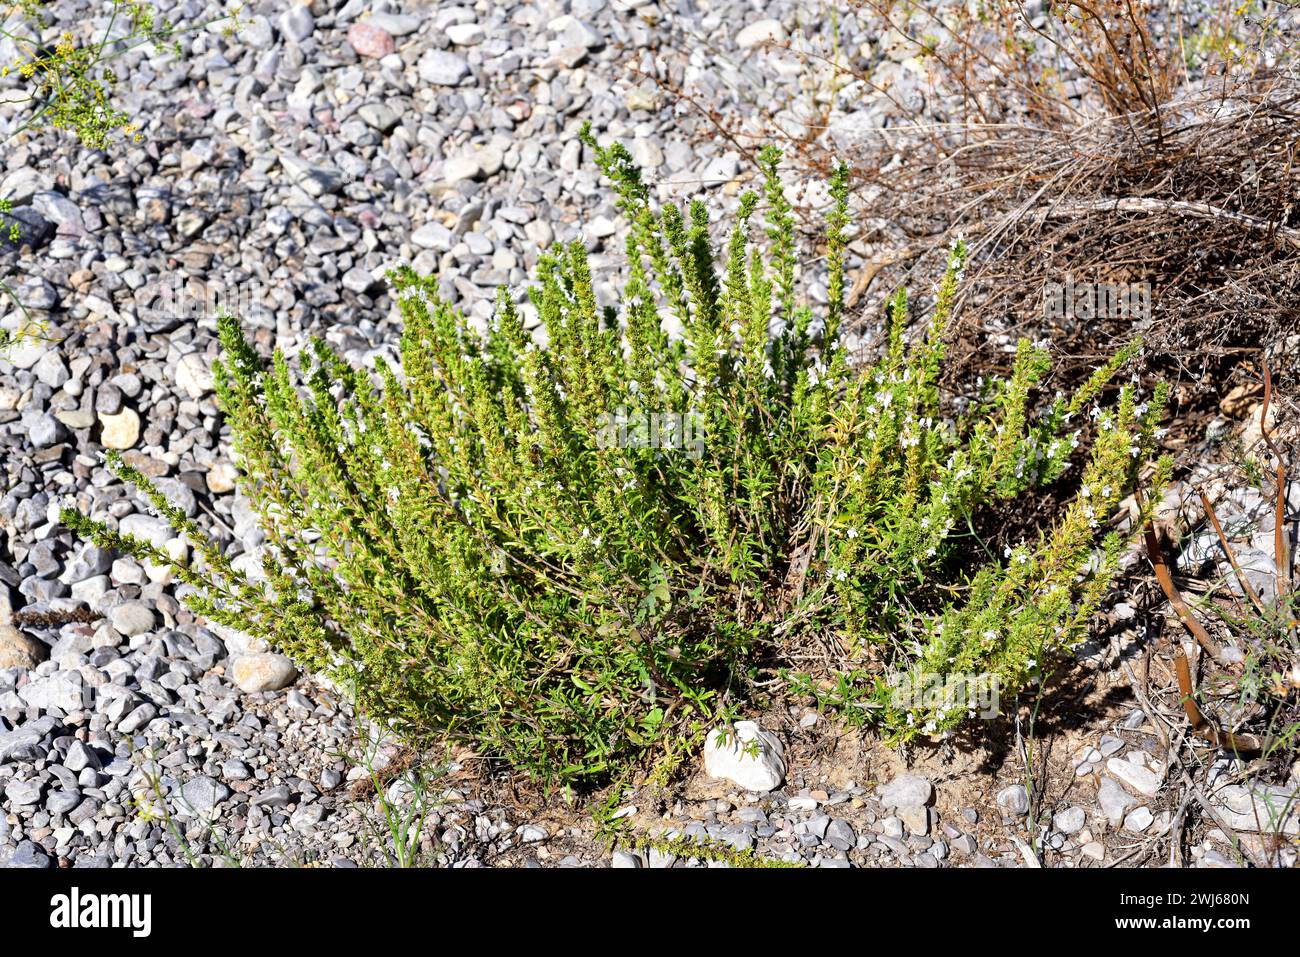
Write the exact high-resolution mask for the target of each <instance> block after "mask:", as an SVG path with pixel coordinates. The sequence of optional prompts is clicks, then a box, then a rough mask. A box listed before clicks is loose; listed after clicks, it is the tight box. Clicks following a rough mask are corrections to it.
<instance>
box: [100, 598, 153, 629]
mask: <svg viewBox="0 0 1300 957" xmlns="http://www.w3.org/2000/svg"><path fill="white" fill-rule="evenodd" d="M108 620H109V621H110V622H112V624H113V628H114V630H115V631H117V633H118V634H120V635H125V636H126V637H128V638H130V637H132V636H133V635H143V634H144V633H145V632H146V631H152V630H153V627H154V625H156V624H157V623H158V619H157V618H156V617H155V616H154V613H153V609H152V608H150V607H149V606H148V605H146V604H144V603H143V602H138V601H129V602H127V603H126V604H124V605H118V606H117V607H116V608H114V609H113V610H112V611H111V612H109V615H108Z"/></svg>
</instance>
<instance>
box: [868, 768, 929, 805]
mask: <svg viewBox="0 0 1300 957" xmlns="http://www.w3.org/2000/svg"><path fill="white" fill-rule="evenodd" d="M932 797H934V785H933V784H931V783H930V782H929V781H928V780H926V779H925V778H923V777H921V775H919V774H900V775H899V776H898V777H896V778H894V780H892V781H890V782H889V783H888V784H886V785H885V787H884V789H883V790H882V791H881V795H880V802H881V803H882V804H884V805H885V807H896V808H909V807H923V806H924V805H926V804H929V803H930V799H931V798H932Z"/></svg>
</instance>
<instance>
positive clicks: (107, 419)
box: [99, 408, 140, 449]
mask: <svg viewBox="0 0 1300 957" xmlns="http://www.w3.org/2000/svg"><path fill="white" fill-rule="evenodd" d="M99 424H100V425H101V426H102V431H101V433H100V439H99V441H100V443H101V444H102V445H103V446H104V448H106V449H129V448H130V447H131V446H133V445H135V443H136V442H138V441H140V416H139V415H137V414H136V411H135V409H131V408H123V409H122V411H121V412H118V413H116V414H115V415H106V414H104V413H102V412H101V413H100V415H99Z"/></svg>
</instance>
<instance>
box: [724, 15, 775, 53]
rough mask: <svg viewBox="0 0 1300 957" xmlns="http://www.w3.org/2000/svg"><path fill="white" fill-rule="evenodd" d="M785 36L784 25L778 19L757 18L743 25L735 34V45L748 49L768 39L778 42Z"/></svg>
mask: <svg viewBox="0 0 1300 957" xmlns="http://www.w3.org/2000/svg"><path fill="white" fill-rule="evenodd" d="M786 36H787V34H786V32H785V27H783V26H782V25H781V21H780V20H758V21H755V22H754V23H751V24H750V25H749V26H747V27H743V28H742V29H741V31H740V32H739V33H737V34H736V46H738V47H740V48H741V49H742V50H748V49H749V48H750V47H756V46H758V45H759V44H760V43H766V42H767V41H768V40H773V41H775V42H777V43H779V42H781V41H782V40H784V39H785V38H786Z"/></svg>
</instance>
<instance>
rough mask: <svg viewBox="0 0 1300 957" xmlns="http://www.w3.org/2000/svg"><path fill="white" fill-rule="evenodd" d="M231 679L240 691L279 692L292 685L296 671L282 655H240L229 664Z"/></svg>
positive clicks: (291, 663)
mask: <svg viewBox="0 0 1300 957" xmlns="http://www.w3.org/2000/svg"><path fill="white" fill-rule="evenodd" d="M230 670H231V678H232V679H233V680H234V682H235V684H236V685H238V686H239V690H240V691H246V692H248V693H249V694H253V693H255V692H258V691H279V690H280V689H281V688H285V687H288V686H289V685H291V684H293V682H294V680H295V679H296V678H297V677H298V669H296V668H295V667H294V666H293V662H292V661H290V660H289V659H288V658H286V657H285V656H284V655H276V654H270V653H262V654H247V655H240V656H239V657H238V658H236V659H235V660H234V662H232V664H231V669H230Z"/></svg>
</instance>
